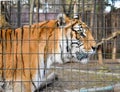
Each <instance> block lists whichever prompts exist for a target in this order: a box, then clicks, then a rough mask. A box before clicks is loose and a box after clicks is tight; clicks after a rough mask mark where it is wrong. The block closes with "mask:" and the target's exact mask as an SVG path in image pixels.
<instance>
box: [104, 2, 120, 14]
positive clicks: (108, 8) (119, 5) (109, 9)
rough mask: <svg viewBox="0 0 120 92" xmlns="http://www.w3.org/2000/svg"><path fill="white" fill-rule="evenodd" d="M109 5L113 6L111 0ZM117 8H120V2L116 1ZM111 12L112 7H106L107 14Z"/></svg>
mask: <svg viewBox="0 0 120 92" xmlns="http://www.w3.org/2000/svg"><path fill="white" fill-rule="evenodd" d="M109 4H112V2H111V0H109ZM115 7H116V8H120V0H116V1H115ZM110 11H111V7H110V6H108V7H106V9H105V12H110Z"/></svg>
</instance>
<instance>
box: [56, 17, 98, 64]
mask: <svg viewBox="0 0 120 92" xmlns="http://www.w3.org/2000/svg"><path fill="white" fill-rule="evenodd" d="M58 20H59V21H58V24H59V26H60V27H61V28H62V30H64V31H63V32H64V34H65V35H62V39H63V41H64V39H65V40H66V43H64V42H63V43H62V45H61V48H62V58H63V60H64V61H66V62H67V61H69V60H72V61H77V62H81V63H84V64H85V63H87V62H88V61H89V57H90V56H91V55H92V54H94V53H95V50H96V42H95V39H94V38H93V36H92V32H91V30H90V28H89V27H88V26H87V25H86V24H85V23H84V22H82V21H81V20H80V19H69V18H67V17H66V16H65V15H59V16H58ZM63 44H64V45H63ZM65 53H66V54H65ZM66 57H67V58H66Z"/></svg>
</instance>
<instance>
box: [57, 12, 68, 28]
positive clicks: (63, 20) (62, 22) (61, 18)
mask: <svg viewBox="0 0 120 92" xmlns="http://www.w3.org/2000/svg"><path fill="white" fill-rule="evenodd" d="M57 20H58V26H65V25H66V15H65V14H62V13H60V14H58V16H57Z"/></svg>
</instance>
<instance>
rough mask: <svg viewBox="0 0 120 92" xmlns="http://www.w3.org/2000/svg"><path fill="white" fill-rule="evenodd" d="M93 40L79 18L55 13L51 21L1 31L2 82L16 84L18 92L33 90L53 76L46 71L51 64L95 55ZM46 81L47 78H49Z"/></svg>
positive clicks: (0, 60) (81, 60)
mask: <svg viewBox="0 0 120 92" xmlns="http://www.w3.org/2000/svg"><path fill="white" fill-rule="evenodd" d="M95 48H96V42H95V39H94V37H93V36H92V31H91V30H90V28H89V27H88V26H87V25H86V24H85V23H84V22H83V21H82V20H81V19H78V18H69V17H67V16H66V15H65V14H58V16H57V18H56V19H54V20H48V21H42V22H39V23H34V24H32V25H24V26H22V27H20V28H16V29H12V28H7V29H1V30H0V76H1V80H2V82H4V83H13V88H12V90H14V92H18V90H17V89H15V87H14V86H15V85H17V83H21V85H23V88H21V90H22V91H20V92H35V91H36V89H39V88H40V87H42V86H44V85H46V83H47V81H45V80H52V79H53V78H55V77H56V74H55V73H54V72H52V73H50V74H49V73H48V72H49V69H50V68H51V65H52V64H53V63H59V64H64V63H66V62H70V61H73V62H78V63H83V64H86V63H88V61H89V58H90V56H91V55H93V54H95ZM48 82H49V81H48Z"/></svg>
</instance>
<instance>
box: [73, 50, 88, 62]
mask: <svg viewBox="0 0 120 92" xmlns="http://www.w3.org/2000/svg"><path fill="white" fill-rule="evenodd" d="M75 54H76V57H77V59H78V60H80V61H81V60H82V59H86V58H88V54H87V53H81V52H76V53H75Z"/></svg>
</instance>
